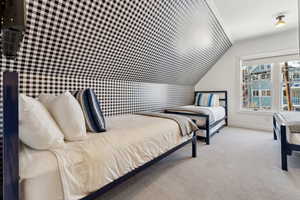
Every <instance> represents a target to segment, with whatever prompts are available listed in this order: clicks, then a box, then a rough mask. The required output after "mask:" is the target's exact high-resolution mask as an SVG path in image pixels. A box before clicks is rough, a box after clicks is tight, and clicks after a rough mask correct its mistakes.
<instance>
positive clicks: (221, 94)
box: [194, 90, 228, 125]
mask: <svg viewBox="0 0 300 200" xmlns="http://www.w3.org/2000/svg"><path fill="white" fill-rule="evenodd" d="M198 93H214V94H218V95H219V101H220V102H223V105H222V106H223V107H224V108H225V115H226V118H225V123H226V125H228V92H227V90H211V91H207V90H204V91H200V90H198V91H195V95H194V102H195V98H196V95H197V94H198Z"/></svg>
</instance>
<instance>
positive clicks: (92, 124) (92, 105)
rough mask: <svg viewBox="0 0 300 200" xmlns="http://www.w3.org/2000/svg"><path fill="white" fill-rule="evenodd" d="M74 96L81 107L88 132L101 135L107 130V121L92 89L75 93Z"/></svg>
mask: <svg viewBox="0 0 300 200" xmlns="http://www.w3.org/2000/svg"><path fill="white" fill-rule="evenodd" d="M73 95H74V96H75V98H76V99H77V101H78V102H79V104H80V105H81V108H82V111H83V114H84V118H85V123H86V127H87V130H88V131H89V132H94V133H99V132H104V131H106V130H105V119H104V116H103V113H102V110H101V107H100V102H99V101H98V99H97V96H96V94H95V93H94V91H93V90H92V89H90V88H87V89H83V90H79V91H76V92H73Z"/></svg>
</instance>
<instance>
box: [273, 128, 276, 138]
mask: <svg viewBox="0 0 300 200" xmlns="http://www.w3.org/2000/svg"><path fill="white" fill-rule="evenodd" d="M273 136H274V140H277V135H276V132H275V130H274V131H273Z"/></svg>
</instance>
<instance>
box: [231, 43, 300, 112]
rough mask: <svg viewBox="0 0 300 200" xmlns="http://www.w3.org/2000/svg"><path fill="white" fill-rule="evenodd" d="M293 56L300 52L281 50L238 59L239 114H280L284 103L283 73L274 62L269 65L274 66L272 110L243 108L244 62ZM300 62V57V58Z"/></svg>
mask: <svg viewBox="0 0 300 200" xmlns="http://www.w3.org/2000/svg"><path fill="white" fill-rule="evenodd" d="M291 54H295V55H296V54H298V55H299V50H295V49H292V50H291V49H289V50H281V51H275V52H270V53H261V54H254V55H250V56H240V57H237V59H236V65H237V73H236V74H237V75H236V77H237V82H236V87H237V90H236V91H238V92H237V94H238V95H236V96H237V97H236V100H237V101H238V103H237V104H236V105H237V111H238V113H245V114H260V115H272V114H273V113H274V112H278V111H281V110H282V107H281V102H282V98H283V95H282V91H281V83H282V77H281V72H280V69H281V68H280V63H279V62H274V63H269V64H273V65H272V69H271V84H272V88H271V90H270V92H271V94H272V95H271V96H270V97H271V99H272V100H271V102H272V105H271V109H270V110H254V109H246V108H243V105H242V104H243V92H242V81H243V80H242V77H243V73H242V72H243V70H242V69H241V67H242V66H243V61H244V60H250V59H253V60H254V59H264V58H272V57H280V56H287V55H291ZM298 59H299V60H300V56H299V58H298Z"/></svg>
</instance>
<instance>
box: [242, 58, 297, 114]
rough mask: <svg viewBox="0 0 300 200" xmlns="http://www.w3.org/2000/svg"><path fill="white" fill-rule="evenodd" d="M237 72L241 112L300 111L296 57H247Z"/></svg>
mask: <svg viewBox="0 0 300 200" xmlns="http://www.w3.org/2000/svg"><path fill="white" fill-rule="evenodd" d="M239 69H240V75H241V76H240V109H241V110H247V111H280V110H294V111H300V57H299V55H297V54H296V53H287V54H285V55H284V54H278V55H269V56H260V57H246V58H244V59H242V60H241V65H240V68H239Z"/></svg>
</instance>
